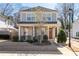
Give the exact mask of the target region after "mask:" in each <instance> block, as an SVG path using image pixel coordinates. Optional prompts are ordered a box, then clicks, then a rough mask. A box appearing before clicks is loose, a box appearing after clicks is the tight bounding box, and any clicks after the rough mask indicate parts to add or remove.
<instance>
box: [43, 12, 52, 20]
mask: <svg viewBox="0 0 79 59" xmlns="http://www.w3.org/2000/svg"><path fill="white" fill-rule="evenodd" d="M43 20H44V21H52V16H51V14H47V13H45V14H43Z"/></svg>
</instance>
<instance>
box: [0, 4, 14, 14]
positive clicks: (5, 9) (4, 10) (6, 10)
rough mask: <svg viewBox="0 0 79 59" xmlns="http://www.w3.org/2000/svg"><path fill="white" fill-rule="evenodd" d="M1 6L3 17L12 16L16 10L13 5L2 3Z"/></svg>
mask: <svg viewBox="0 0 79 59" xmlns="http://www.w3.org/2000/svg"><path fill="white" fill-rule="evenodd" d="M0 6H1V7H0V11H1V14H2V15H11V14H12V11H13V10H14V9H13V8H12V4H10V3H1V4H0Z"/></svg>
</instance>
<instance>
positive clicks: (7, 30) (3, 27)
mask: <svg viewBox="0 0 79 59" xmlns="http://www.w3.org/2000/svg"><path fill="white" fill-rule="evenodd" d="M13 26H14V23H13V22H12V21H11V18H7V16H4V15H2V14H0V38H8V37H9V36H10V35H11V33H13V32H15V31H16V29H15V28H14V27H13ZM12 35H14V34H12Z"/></svg>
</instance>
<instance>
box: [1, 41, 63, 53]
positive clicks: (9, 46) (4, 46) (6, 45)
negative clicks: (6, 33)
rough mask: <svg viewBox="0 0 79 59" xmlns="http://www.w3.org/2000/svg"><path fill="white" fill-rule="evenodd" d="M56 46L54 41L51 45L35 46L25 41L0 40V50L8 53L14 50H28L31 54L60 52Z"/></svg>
mask: <svg viewBox="0 0 79 59" xmlns="http://www.w3.org/2000/svg"><path fill="white" fill-rule="evenodd" d="M57 48H58V46H57V44H56V43H54V42H53V43H52V44H51V45H45V46H36V45H33V44H29V43H27V42H11V41H9V40H0V51H3V52H4V51H9V52H10V53H14V51H28V52H27V53H33V54H34V53H36V54H38V53H41V54H62V53H61V52H60V51H59V50H58V49H57ZM30 51H32V52H30ZM36 51H37V52H36Z"/></svg>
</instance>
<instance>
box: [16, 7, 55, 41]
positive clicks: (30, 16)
mask: <svg viewBox="0 0 79 59" xmlns="http://www.w3.org/2000/svg"><path fill="white" fill-rule="evenodd" d="M19 13H20V19H19V20H18V23H17V26H18V29H19V34H18V35H19V40H20V38H21V36H23V35H25V36H28V35H31V36H35V35H41V32H42V34H43V35H47V36H48V38H49V39H54V38H55V36H56V35H57V11H56V10H52V9H48V8H45V7H41V6H37V7H33V8H28V9H25V10H20V12H19ZM40 29H41V30H40Z"/></svg>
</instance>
